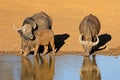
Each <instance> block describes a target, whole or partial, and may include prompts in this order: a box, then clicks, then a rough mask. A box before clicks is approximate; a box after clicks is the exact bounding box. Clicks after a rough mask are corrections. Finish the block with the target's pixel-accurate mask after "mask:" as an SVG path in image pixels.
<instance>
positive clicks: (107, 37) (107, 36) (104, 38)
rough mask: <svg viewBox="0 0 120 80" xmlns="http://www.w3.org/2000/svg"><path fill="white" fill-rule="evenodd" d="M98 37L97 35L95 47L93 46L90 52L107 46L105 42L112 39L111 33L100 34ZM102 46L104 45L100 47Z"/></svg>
mask: <svg viewBox="0 0 120 80" xmlns="http://www.w3.org/2000/svg"><path fill="white" fill-rule="evenodd" d="M98 37H99V43H98V44H97V45H96V46H95V47H93V49H92V51H91V53H94V52H95V51H99V50H103V49H105V48H106V47H107V46H106V44H107V43H108V42H109V41H110V40H111V39H112V37H111V35H110V34H107V33H106V34H102V35H100V36H98ZM102 46H104V47H102ZM101 47H102V48H101Z"/></svg>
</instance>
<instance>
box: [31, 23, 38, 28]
mask: <svg viewBox="0 0 120 80" xmlns="http://www.w3.org/2000/svg"><path fill="white" fill-rule="evenodd" d="M32 22H33V29H36V27H37V26H36V23H35V21H32Z"/></svg>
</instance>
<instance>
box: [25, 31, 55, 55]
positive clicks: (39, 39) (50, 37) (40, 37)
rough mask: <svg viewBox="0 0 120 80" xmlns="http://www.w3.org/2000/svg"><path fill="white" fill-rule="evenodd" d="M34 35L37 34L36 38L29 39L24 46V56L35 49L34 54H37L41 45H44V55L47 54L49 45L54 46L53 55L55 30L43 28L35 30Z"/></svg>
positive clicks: (53, 47)
mask: <svg viewBox="0 0 120 80" xmlns="http://www.w3.org/2000/svg"><path fill="white" fill-rule="evenodd" d="M34 35H35V36H36V39H35V40H28V41H27V43H26V44H25V47H24V51H23V52H24V53H23V56H27V55H28V54H29V53H30V52H31V51H34V56H36V55H37V53H38V49H39V46H40V45H43V46H44V52H43V54H42V55H45V54H46V53H47V51H48V45H49V44H50V45H51V47H52V51H53V55H54V53H55V45H54V32H53V31H52V30H50V29H41V30H39V31H35V32H34Z"/></svg>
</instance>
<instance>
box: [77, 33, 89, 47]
mask: <svg viewBox="0 0 120 80" xmlns="http://www.w3.org/2000/svg"><path fill="white" fill-rule="evenodd" d="M82 36H83V34H80V36H79V42H80V43H81V44H82V45H86V44H87V43H88V41H83V40H82Z"/></svg>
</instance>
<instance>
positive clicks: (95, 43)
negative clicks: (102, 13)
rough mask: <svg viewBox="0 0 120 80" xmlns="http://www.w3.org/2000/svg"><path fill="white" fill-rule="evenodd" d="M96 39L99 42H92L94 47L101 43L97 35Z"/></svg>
mask: <svg viewBox="0 0 120 80" xmlns="http://www.w3.org/2000/svg"><path fill="white" fill-rule="evenodd" d="M96 37H97V41H96V42H92V45H93V46H95V45H97V44H98V43H99V38H98V36H97V35H96Z"/></svg>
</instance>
